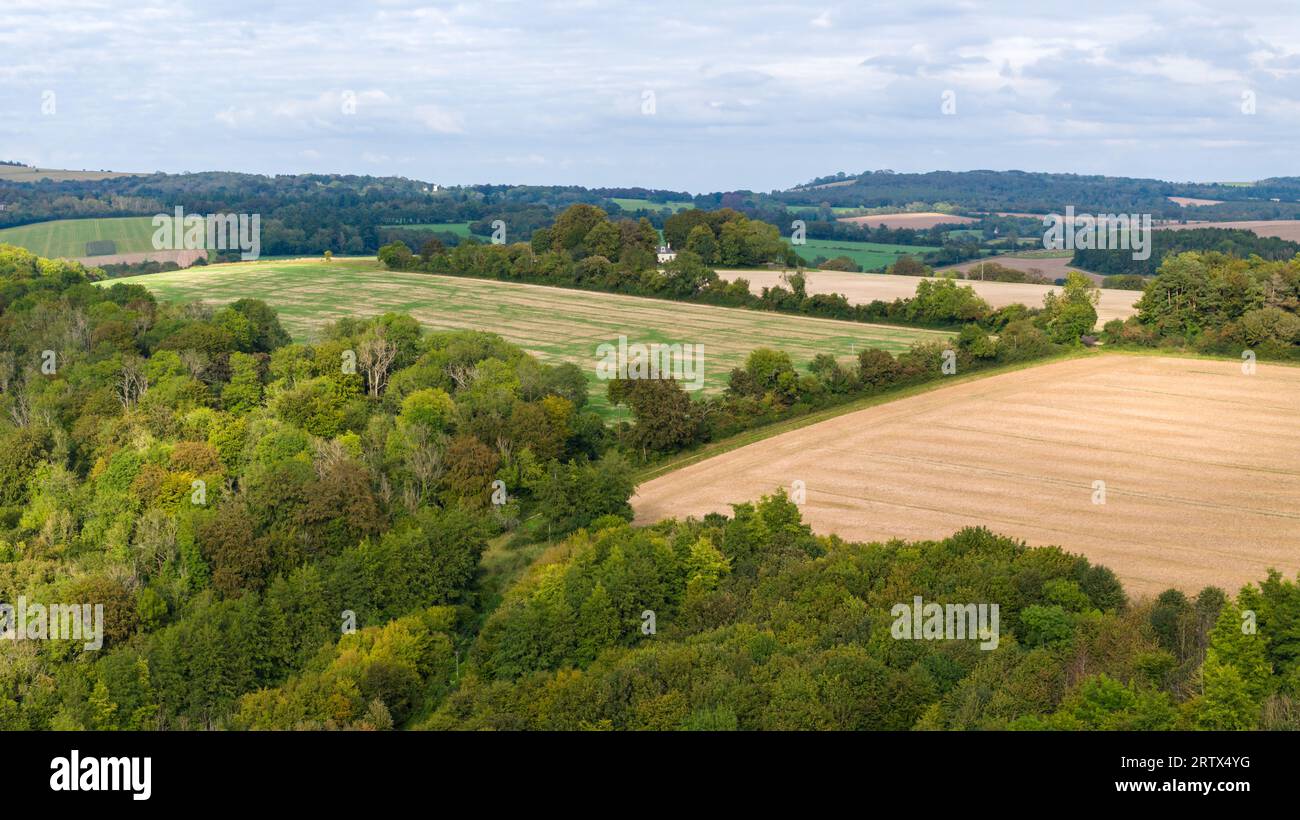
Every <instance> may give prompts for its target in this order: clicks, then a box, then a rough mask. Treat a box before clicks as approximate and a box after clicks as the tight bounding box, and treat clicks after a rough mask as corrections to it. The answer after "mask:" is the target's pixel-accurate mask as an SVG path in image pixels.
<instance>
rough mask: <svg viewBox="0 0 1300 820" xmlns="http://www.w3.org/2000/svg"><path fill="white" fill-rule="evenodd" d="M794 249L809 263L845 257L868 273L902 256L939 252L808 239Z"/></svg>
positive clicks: (926, 247) (930, 248)
mask: <svg viewBox="0 0 1300 820" xmlns="http://www.w3.org/2000/svg"><path fill="white" fill-rule="evenodd" d="M794 249H795V252H796V253H798V254H799V255H800V256H801V257H803V258H804V259H806V260H808V261H809V262H812V261H813V260H814V259H816V258H817V257H819V256H824V257H826V258H827V259H834V258H835V257H837V256H847V257H848V258H850V259H852V260H853V261H854V262H856V263H857V264H859V265H861V266H862V269H863V270H868V271H870V270H874V269H876V268H883V267H886V266H888V265H892V264H893V263H894V260H896V259H898V257H900V256H903V255H904V254H911V255H912V256H915V257H918V258H919V257H920V256H921V254H923V253H929V252H930V251H937V250H939V249H938V248H936V247H933V246H930V245H887V244H884V243H881V242H855V241H853V240H851V239H809V240H807V241H806V242H805V243H804V244H802V245H796V246H794Z"/></svg>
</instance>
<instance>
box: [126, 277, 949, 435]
mask: <svg viewBox="0 0 1300 820" xmlns="http://www.w3.org/2000/svg"><path fill="white" fill-rule="evenodd" d="M114 281H119V282H123V281H124V282H129V283H131V284H138V285H143V286H145V287H147V288H149V289H150V290H151V291H153V292H154V293H155V294H156V295H157V296H158V297H159V298H160V299H163V300H166V301H204V302H209V303H213V304H223V303H227V302H231V301H234V300H236V299H240V298H243V297H251V298H255V299H262V300H264V301H265V302H267V303H268V304H270V305H271V306H272V307H274V308H276V309H277V310H278V311H279V312H280V320H281V322H282V323H283V324H284V326H285V329H286V330H288V331H289V333H290V334H291V335H292V336H293V337H294V339H295V340H296V341H303V342H305V341H310V340H311V339H313V338H314V337H316V336H317V335H318V334H319V333H320V332H321V330H322V329H323V328H324V327H325V325H326V324H328V323H329V322H332V321H334V320H337V319H339V318H342V317H345V316H374V315H378V314H380V313H384V312H387V311H395V312H402V313H409V314H411V315H412V316H414V317H415V318H416V319H417V320H419V321H420V322H421V323H422V324H423V325H425V326H426V327H428V328H431V329H438V330H451V329H474V330H485V331H490V332H493V333H498V334H500V335H501V336H502V337H504V338H505V339H507V340H508V341H510V342H512V343H514V344H517V345H519V346H520V347H522V348H524V349H525V350H527V351H529V352H530V353H533V354H535V355H536V356H538V357H539V358H540V359H542V360H543V361H547V362H550V363H559V362H573V363H574V364H577V365H578V366H579V367H581V368H582V370H583V372H584V373H585V374H586V376H587V380H588V383H589V385H590V387H591V407H592V409H594V410H596V411H597V412H600V413H602V414H603V415H605V416H606V417H621V416H623V412H622V411H621V409H620V410H615V409H614V408H611V407H610V406H609V405H608V402H607V401H606V398H605V384H604V382H602V381H600V380H599V379H597V377H596V367H595V365H596V361H597V357H596V348H597V346H598V345H600V344H602V343H606V342H608V343H614V344H616V343H617V341H618V337H619V336H620V335H623V336H626V337H627V338H628V341H629V342H631V343H636V342H642V343H654V342H659V343H666V344H671V343H683V344H685V343H691V344H701V345H704V391H703V392H704V393H716V392H718V391H721V390H722V389H724V388H725V387H726V384H727V378H728V375H729V374H730V371H731V369H732V368H734V367H739V366H742V365H743V364H744V362H745V359H746V358H747V357H748V355H749V353H750V352H751V351H752V350H753V349H754V348H757V347H762V346H770V347H775V348H777V349H779V350H783V351H786V352H787V353H789V354H790V356H791V358H793V359H794V361H795V364H796V366H798V367H801V368H805V367H806V366H807V364H808V363H809V362H811V361H812V359H813V357H814V356H815V355H817V354H818V353H830V354H832V355H834V356H836V357H838V358H841V359H842V360H844V361H848V360H849V359H850V358H851V357H852V356H854V355H855V354H856V352H857V351H858V350H861V349H863V348H866V347H875V348H881V349H884V350H888V351H890V352H894V353H897V352H901V351H903V350H905V349H907V348H908V347H910V346H911V345H912V344H913V343H914V342H917V341H921V340H925V339H944V338H947V337H948V336H949V335H950V334H947V333H944V332H941V331H933V330H922V329H919V328H909V327H891V326H885V325H870V324H863V323H859V322H842V321H836V320H832V319H817V318H811V317H803V316H789V315H785V314H780V313H771V312H767V311H755V310H745V309H740V308H722V307H711V306H708V305H695V304H689V303H684V302H672V301H666V300H661V299H647V298H644V297H639V296H623V295H617V294H609V293H596V292H591V291H579V290H571V289H566V288H555V287H546V286H542V285H524V284H518V283H513V282H498V281H494V280H488V279H472V278H468V277H454V276H432V275H428V274H419V273H402V272H396V271H388V270H384V269H383V268H382V267H380V266H379V264H378V263H377V262H376V261H375V260H374V259H361V258H350V259H336V260H335V261H334V262H332V263H326V262H321V261H319V260H293V261H277V262H265V261H259V262H243V263H235V264H229V265H209V266H207V267H203V268H192V269H188V270H180V271H168V272H165V273H156V274H150V275H147V276H136V277H130V278H127V279H117V280H114Z"/></svg>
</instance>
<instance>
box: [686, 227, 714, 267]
mask: <svg viewBox="0 0 1300 820" xmlns="http://www.w3.org/2000/svg"><path fill="white" fill-rule="evenodd" d="M678 250H688V251H690V252H691V253H693V254H695V255H696V256H698V257H699V258H700V261H701V262H703V263H704V264H706V265H712V264H715V263H716V262H717V258H718V240H717V237H715V236H714V235H713V231H712V230H710V229H709V226H708V225H696V226H695V227H694V228H691V232H690V234H689V235H688V236H687V237H686V245H685V247H684V248H679V249H678Z"/></svg>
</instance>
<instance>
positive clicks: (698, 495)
mask: <svg viewBox="0 0 1300 820" xmlns="http://www.w3.org/2000/svg"><path fill="white" fill-rule="evenodd" d="M1297 407H1300V368H1296V367H1286V366H1281V365H1267V364H1261V365H1259V366H1258V370H1257V371H1256V373H1255V374H1254V375H1244V374H1243V373H1242V371H1241V366H1240V363H1238V362H1233V361H1226V362H1225V361H1212V360H1205V359H1177V358H1165V357H1157V356H1131V355H1122V354H1098V355H1093V356H1087V357H1084V358H1080V359H1071V360H1067V361H1063V362H1059V363H1053V364H1048V365H1043V366H1040V367H1035V368H1032V369H1029V370H1020V371H1016V372H1011V373H1004V374H999V375H995V376H990V377H988V378H980V379H974V380H971V381H966V382H962V383H959V384H955V385H953V386H951V387H944V388H940V389H937V390H932V391H930V392H927V393H923V394H920V395H916V396H911V397H908V398H904V399H900V400H898V401H894V402H891V403H887V404H882V405H878V406H875V407H870V408H868V409H865V410H860V411H858V412H855V413H849V414H846V415H842V416H839V417H837V418H833V419H830V420H828V421H824V422H820V423H818V424H814V425H810V426H807V427H803V428H801V429H797V430H793V431H791V432H787V433H783V434H781V435H778V436H775V437H773V438H769V439H766V440H764V441H760V442H757V443H754V444H750V445H747V446H745V447H741V448H739V449H735V450H731V451H729V452H726V453H723V454H722V455H719V456H716V457H714V458H711V459H708V460H705V461H701V462H698V463H696V464H692V465H690V466H687V467H684V468H682V469H680V470H676V471H674V472H672V473H669V474H667V475H665V476H662V477H659V478H656V479H654V480H652V481H649V482H646V483H644V484H642V485H641V486H640V487H639V488H638V490H637V494H636V496H634V498H633V500H632V503H633V507H634V508H635V510H636V514H637V521H638V523H650V522H653V521H657V520H659V519H662V518H669V517H684V516H702V515H705V514H707V513H710V512H727V511H728V510H729V506H728V505H729V504H731V503H733V502H741V501H750V500H752V499H754V498H757V497H758V496H759V495H761V494H764V493H771V492H774V491H775V490H776V489H778V488H781V487H784V488H786V489H787V491H789V489H790V488H791V486H792V482H794V481H796V480H799V481H802V482H804V486H805V488H806V494H807V500H806V502H805V503H804V505H803V515H804V520H805V521H807V522H809V523H811V524H812V526H813V528H814V529H815V530H816V531H818V532H822V533H831V532H834V533H836V534H838V535H840V536H841V537H843V538H846V539H851V540H862V541H880V540H888V539H891V538H903V539H907V540H913V539H939V538H943V537H946V536H948V535H951V534H952V533H953V532H955V531H957V530H959V529H961V528H963V527H969V526H985V527H988V528H990V529H992V530H993V531H995V532H998V533H1003V534H1006V535H1011V536H1014V537H1017V538H1022V539H1024V540H1026V541H1027V542H1029V543H1031V544H1034V545H1044V544H1056V545H1059V546H1061V547H1062V548H1064V549H1066V550H1069V551H1071V552H1078V553H1081V554H1083V555H1085V556H1087V557H1088V558H1089V559H1091V560H1092V561H1094V562H1097V563H1100V564H1103V565H1105V566H1107V567H1109V568H1111V569H1112V570H1114V571H1115V572H1116V574H1117V575H1118V576H1119V578H1120V580H1121V581H1123V582H1124V587H1125V589H1126V590H1127V591H1128V592H1129V593H1130V595H1134V596H1144V595H1145V596H1154V595H1156V594H1158V593H1159V592H1161V591H1162V590H1164V589H1166V588H1169V587H1176V588H1179V589H1182V590H1183V591H1185V592H1188V593H1192V594H1194V593H1196V592H1197V591H1199V590H1200V589H1201V588H1203V587H1205V586H1207V585H1213V586H1218V587H1220V588H1222V589H1225V590H1227V591H1229V592H1235V591H1236V590H1237V589H1238V588H1239V586H1240V585H1242V584H1244V583H1247V582H1253V581H1258V580H1261V579H1262V578H1264V577H1265V574H1266V572H1267V570H1268V569H1269V568H1276V569H1278V570H1280V571H1281V572H1282V573H1283V575H1285V576H1287V577H1294V576H1295V574H1296V571H1297V569H1300V548H1297V545H1300V507H1298V506H1297V504H1296V499H1300V428H1298V427H1297V426H1296V425H1295V412H1296V408H1297ZM1097 482H1104V486H1102V485H1098V484H1097ZM1099 490H1104V496H1101V497H1100V501H1101V502H1102V503H1098V499H1099V496H1098V492H1099Z"/></svg>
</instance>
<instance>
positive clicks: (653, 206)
mask: <svg viewBox="0 0 1300 820" xmlns="http://www.w3.org/2000/svg"><path fill="white" fill-rule="evenodd" d="M610 201H611V202H616V203H618V207H620V208H622V209H623V210H625V211H640V210H647V211H661V210H663V209H664V208H668V209H669V210H671V211H672V212H673V213H677V212H678V211H685V210H687V209H689V208H694V207H695V203H694V202H685V201H677V202H651V201H650V200H648V199H628V198H626V197H617V196H616V197H610Z"/></svg>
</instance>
